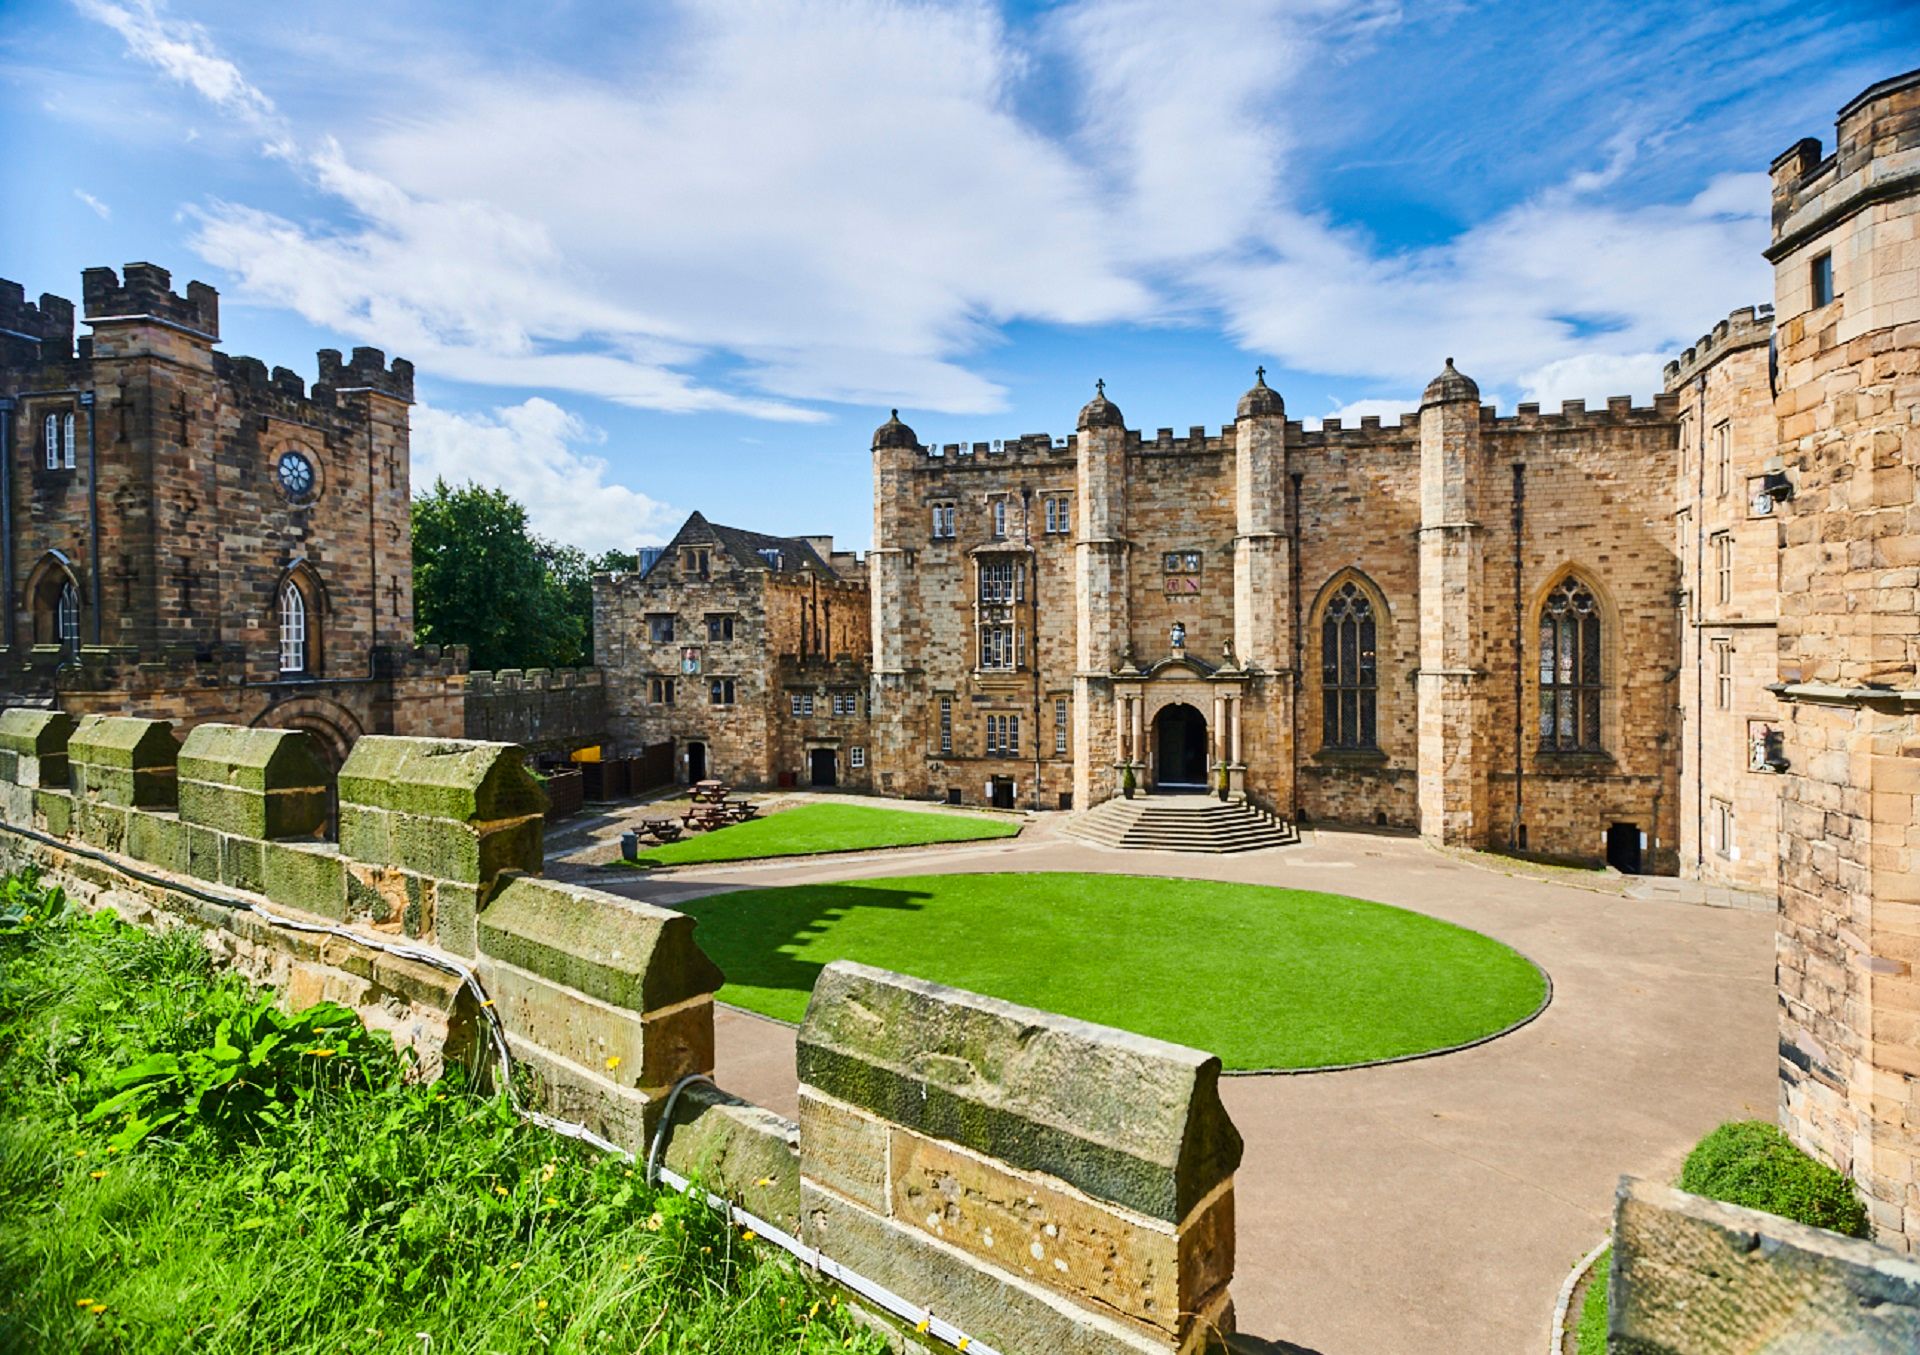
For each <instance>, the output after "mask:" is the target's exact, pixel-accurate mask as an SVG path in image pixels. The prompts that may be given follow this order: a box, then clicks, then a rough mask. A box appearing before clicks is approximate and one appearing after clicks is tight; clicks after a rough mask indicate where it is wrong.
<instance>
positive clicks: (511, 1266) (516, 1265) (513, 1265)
mask: <svg viewBox="0 0 1920 1355" xmlns="http://www.w3.org/2000/svg"><path fill="white" fill-rule="evenodd" d="M525 1264H526V1262H524V1261H509V1262H507V1269H508V1270H518V1269H520V1267H521V1266H523V1265H525Z"/></svg>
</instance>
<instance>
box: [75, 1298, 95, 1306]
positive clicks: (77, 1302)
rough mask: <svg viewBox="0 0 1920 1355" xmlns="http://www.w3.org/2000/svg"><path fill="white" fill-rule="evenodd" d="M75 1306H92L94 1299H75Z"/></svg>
mask: <svg viewBox="0 0 1920 1355" xmlns="http://www.w3.org/2000/svg"><path fill="white" fill-rule="evenodd" d="M73 1306H74V1307H76V1308H91V1307H93V1300H92V1299H75V1300H74V1301H73Z"/></svg>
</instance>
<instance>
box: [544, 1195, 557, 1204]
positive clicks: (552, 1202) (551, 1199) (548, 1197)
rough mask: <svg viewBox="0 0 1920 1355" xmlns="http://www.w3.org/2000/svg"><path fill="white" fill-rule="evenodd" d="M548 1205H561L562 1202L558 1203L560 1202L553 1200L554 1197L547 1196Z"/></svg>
mask: <svg viewBox="0 0 1920 1355" xmlns="http://www.w3.org/2000/svg"><path fill="white" fill-rule="evenodd" d="M547 1203H548V1204H549V1205H556V1204H559V1203H560V1201H558V1200H556V1199H554V1198H553V1196H551V1195H549V1196H547Z"/></svg>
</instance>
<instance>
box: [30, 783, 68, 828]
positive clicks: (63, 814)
mask: <svg viewBox="0 0 1920 1355" xmlns="http://www.w3.org/2000/svg"><path fill="white" fill-rule="evenodd" d="M33 826H34V827H36V828H38V829H39V830H40V831H41V832H43V833H51V834H53V836H55V837H71V836H72V835H73V796H71V795H69V794H68V793H67V792H66V791H64V790H36V791H35V792H34V793H33Z"/></svg>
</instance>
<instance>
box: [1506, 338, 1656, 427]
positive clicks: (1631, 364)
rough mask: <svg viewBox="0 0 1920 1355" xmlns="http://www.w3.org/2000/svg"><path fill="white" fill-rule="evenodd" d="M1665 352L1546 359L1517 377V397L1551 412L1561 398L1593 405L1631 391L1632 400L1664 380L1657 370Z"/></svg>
mask: <svg viewBox="0 0 1920 1355" xmlns="http://www.w3.org/2000/svg"><path fill="white" fill-rule="evenodd" d="M1667 357H1668V355H1667V354H1665V353H1618V354H1615V353H1579V354H1576V355H1575V356H1573V357H1570V358H1561V359H1560V360H1558V361H1557V362H1549V363H1547V364H1546V365H1545V366H1544V367H1540V368H1538V369H1536V370H1534V371H1531V372H1527V373H1525V374H1523V375H1522V376H1521V377H1520V378H1519V386H1520V398H1521V399H1522V400H1532V401H1536V402H1537V403H1538V404H1539V405H1540V408H1541V409H1542V410H1544V411H1545V412H1547V413H1553V412H1554V411H1556V410H1558V409H1559V407H1560V402H1561V401H1562V400H1585V401H1586V402H1587V407H1588V408H1590V409H1597V408H1599V406H1600V402H1601V401H1602V400H1605V399H1606V398H1607V397H1608V396H1610V395H1631V396H1634V397H1636V398H1635V403H1636V404H1646V403H1647V401H1648V397H1649V396H1651V395H1653V394H1654V393H1655V392H1657V391H1659V390H1660V388H1661V386H1662V385H1663V384H1664V383H1663V380H1662V377H1661V374H1660V370H1661V368H1662V367H1664V366H1665V365H1666V362H1667Z"/></svg>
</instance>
